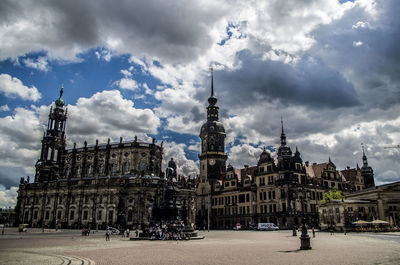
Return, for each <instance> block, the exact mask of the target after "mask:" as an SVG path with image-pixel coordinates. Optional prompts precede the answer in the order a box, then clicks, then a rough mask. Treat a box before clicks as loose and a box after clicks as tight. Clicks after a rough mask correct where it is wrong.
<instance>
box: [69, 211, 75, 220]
mask: <svg viewBox="0 0 400 265" xmlns="http://www.w3.org/2000/svg"><path fill="white" fill-rule="evenodd" d="M74 218H75V211H71V212H70V214H69V219H71V220H74Z"/></svg>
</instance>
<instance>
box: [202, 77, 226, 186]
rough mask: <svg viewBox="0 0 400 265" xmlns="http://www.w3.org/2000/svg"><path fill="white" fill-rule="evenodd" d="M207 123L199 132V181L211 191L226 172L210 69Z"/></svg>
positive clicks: (223, 139) (223, 129)
mask: <svg viewBox="0 0 400 265" xmlns="http://www.w3.org/2000/svg"><path fill="white" fill-rule="evenodd" d="M208 103H209V105H208V107H207V122H206V123H204V124H203V126H202V127H201V131H200V138H201V155H199V159H200V179H201V180H202V181H205V182H208V183H209V184H210V186H211V189H213V186H214V183H215V181H216V180H217V179H219V178H220V176H221V173H223V172H225V171H226V159H227V156H226V154H225V137H226V134H225V128H224V126H223V125H222V123H221V122H220V121H219V120H218V110H219V108H218V106H217V105H216V104H217V98H216V97H215V96H214V80H213V70H212V69H211V96H210V97H209V98H208Z"/></svg>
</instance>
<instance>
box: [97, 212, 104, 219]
mask: <svg viewBox="0 0 400 265" xmlns="http://www.w3.org/2000/svg"><path fill="white" fill-rule="evenodd" d="M102 215H103V213H102V212H101V211H98V213H97V220H101V216H102Z"/></svg>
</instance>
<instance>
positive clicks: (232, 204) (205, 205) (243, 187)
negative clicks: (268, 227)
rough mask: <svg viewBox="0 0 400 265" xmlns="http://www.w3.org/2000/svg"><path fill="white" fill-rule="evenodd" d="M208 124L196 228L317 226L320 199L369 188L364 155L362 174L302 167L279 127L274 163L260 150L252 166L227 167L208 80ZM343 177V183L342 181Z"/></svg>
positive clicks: (370, 175)
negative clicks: (332, 192)
mask: <svg viewBox="0 0 400 265" xmlns="http://www.w3.org/2000/svg"><path fill="white" fill-rule="evenodd" d="M208 102H209V106H208V107H207V121H206V123H205V124H204V125H203V126H202V127H201V131H200V138H201V146H202V148H201V154H200V155H199V159H200V175H199V178H198V180H197V189H196V195H197V213H196V222H197V224H198V225H199V226H200V227H205V226H207V227H211V228H218V229H226V228H228V229H231V228H232V227H234V226H235V225H236V224H237V223H240V224H241V225H244V226H249V227H250V226H252V225H256V224H257V223H259V222H271V223H275V224H277V225H278V226H279V227H281V228H292V227H293V226H297V225H300V224H301V219H302V218H303V217H304V218H305V219H306V222H307V223H308V224H309V225H312V226H319V213H318V207H319V204H320V200H322V198H323V193H324V192H326V191H328V190H329V189H332V188H336V189H339V190H341V191H343V193H345V194H347V193H350V192H353V191H356V190H362V189H364V188H365V187H366V183H368V185H370V186H374V182H373V170H372V168H371V167H369V166H368V163H367V159H366V156H365V153H364V152H363V168H362V169H360V168H359V167H358V166H357V168H355V169H350V168H347V169H346V170H343V171H338V170H337V169H336V166H335V164H334V163H333V162H332V161H331V159H330V158H329V162H327V163H322V164H316V163H314V164H310V163H308V162H305V163H303V161H302V158H301V154H300V152H299V150H298V148H297V147H296V151H295V152H294V153H293V152H292V150H291V148H290V147H289V146H288V145H287V141H286V134H285V131H284V126H283V122H282V124H281V125H282V130H281V136H280V146H279V148H278V150H277V157H276V158H272V157H271V154H270V153H269V151H268V150H267V149H266V148H264V150H263V151H262V153H261V155H260V157H259V159H258V163H257V165H255V166H250V167H249V166H245V167H244V168H242V169H238V168H234V167H233V166H231V165H228V166H227V167H226V166H225V165H226V160H227V158H228V157H227V155H226V154H225V149H224V146H225V143H224V140H225V137H226V135H225V130H224V127H223V124H222V123H221V122H220V121H219V120H218V110H219V108H218V107H217V106H216V103H217V99H216V97H215V96H214V86H213V80H212V79H211V96H210V98H209V99H208ZM346 177H347V178H346Z"/></svg>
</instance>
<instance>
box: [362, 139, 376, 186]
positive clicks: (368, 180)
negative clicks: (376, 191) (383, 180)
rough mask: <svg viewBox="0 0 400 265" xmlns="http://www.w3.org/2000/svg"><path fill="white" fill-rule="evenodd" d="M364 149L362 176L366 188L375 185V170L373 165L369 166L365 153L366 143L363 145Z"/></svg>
mask: <svg viewBox="0 0 400 265" xmlns="http://www.w3.org/2000/svg"><path fill="white" fill-rule="evenodd" d="M362 150H363V157H362V160H363V166H362V167H361V176H362V177H363V178H364V185H365V188H370V187H375V180H374V171H373V170H372V167H370V166H368V160H367V156H366V155H365V150H364V145H363V146H362Z"/></svg>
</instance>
